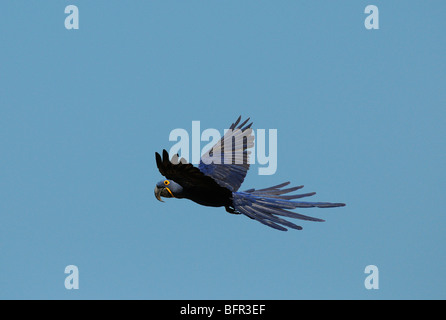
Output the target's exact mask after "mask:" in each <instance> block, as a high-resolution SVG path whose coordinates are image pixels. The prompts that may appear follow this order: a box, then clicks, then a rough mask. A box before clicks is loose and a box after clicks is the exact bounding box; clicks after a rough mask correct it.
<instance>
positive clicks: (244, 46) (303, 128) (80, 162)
mask: <svg viewBox="0 0 446 320" xmlns="http://www.w3.org/2000/svg"><path fill="white" fill-rule="evenodd" d="M70 4H74V5H77V6H78V8H79V29H78V30H67V29H65V27H64V20H65V17H66V16H67V14H65V13H64V9H65V7H66V6H67V5H70ZM369 4H374V5H376V6H378V8H379V27H380V29H379V30H367V29H366V28H365V27H364V20H365V18H366V17H367V14H364V9H365V7H366V6H367V5H369ZM445 17H446V2H445V1H429V2H428V3H426V1H379V0H373V1H357V0H355V1H347V0H343V1H309V0H308V1H204V0H203V1H77V0H73V1H59V0H58V1H11V0H8V1H2V2H1V4H0V44H1V45H0V46H1V47H0V152H1V157H0V298H2V299H445V298H446V276H445V270H446V260H445V258H446V257H445V252H446V241H445V232H444V230H445V226H446V216H445V214H446V210H445V207H444V204H443V202H444V199H445V190H446V157H445V155H446V143H445V137H446V111H445V110H446V90H445V87H446V54H445V53H446V43H445V40H446V39H445V31H446V20H445ZM239 115H243V116H244V117H251V119H252V120H253V121H254V125H253V127H254V129H258V128H263V129H270V128H274V129H277V131H278V168H277V172H276V173H275V174H274V175H271V176H260V175H258V173H257V169H258V166H257V165H254V166H252V169H251V170H250V171H249V172H248V175H247V177H246V179H245V182H244V184H243V186H242V188H241V189H242V190H244V189H248V188H252V187H255V188H262V187H268V186H271V185H274V184H278V183H281V182H283V181H287V180H290V181H291V182H292V183H293V184H294V185H300V184H303V185H305V188H304V189H303V190H304V191H305V192H311V191H316V192H317V195H315V196H314V197H313V198H312V200H315V201H332V202H345V203H347V206H346V207H344V208H335V209H317V208H315V209H302V210H300V211H298V212H300V213H303V214H309V215H312V216H316V217H319V218H322V219H325V220H326V222H323V223H316V222H302V223H301V225H302V226H303V228H304V229H303V230H302V231H296V230H290V231H288V232H280V231H277V230H274V229H270V228H268V227H266V226H264V225H262V224H260V223H258V222H256V221H253V220H250V219H248V218H247V217H245V216H237V215H230V214H228V213H226V212H225V210H224V209H223V208H208V207H202V206H199V205H197V204H195V203H193V202H190V201H187V200H175V199H167V201H166V203H161V202H158V201H157V200H156V199H155V197H154V195H153V189H154V187H155V183H156V182H158V181H159V180H161V179H162V176H161V175H160V174H159V172H158V170H157V168H156V165H155V157H154V153H155V152H157V151H158V152H160V151H161V150H162V149H163V148H166V149H169V148H170V147H171V146H172V145H173V144H174V143H173V142H170V141H169V139H168V138H169V133H170V132H171V130H173V129H175V128H184V129H186V130H188V131H190V130H191V124H192V121H193V120H199V121H201V128H202V130H203V129H205V128H216V129H219V130H223V129H225V128H228V127H229V125H230V124H231V123H232V122H233V121H234V120H235V119H236V118H237V117H238V116H239ZM204 145H205V143H203V144H202V146H204ZM67 265H76V266H77V267H78V268H79V289H78V290H67V289H65V286H64V280H65V277H66V276H67V274H65V273H64V270H65V267H66V266H67ZM367 265H376V266H377V267H378V269H379V289H378V290H367V289H366V288H365V286H364V280H365V278H366V276H367V275H366V274H365V273H364V269H365V267H366V266H367Z"/></svg>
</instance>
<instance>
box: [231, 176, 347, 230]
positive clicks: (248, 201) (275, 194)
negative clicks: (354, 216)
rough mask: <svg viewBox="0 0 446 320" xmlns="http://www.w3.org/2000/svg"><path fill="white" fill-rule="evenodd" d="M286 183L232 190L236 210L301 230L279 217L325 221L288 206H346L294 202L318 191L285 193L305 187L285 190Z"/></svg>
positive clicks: (279, 226) (269, 223)
mask: <svg viewBox="0 0 446 320" xmlns="http://www.w3.org/2000/svg"><path fill="white" fill-rule="evenodd" d="M287 185H289V182H285V183H282V184H278V185H276V186H273V187H269V188H265V189H260V190H255V189H249V190H246V191H244V192H233V193H232V196H233V204H234V209H235V210H236V211H237V212H239V213H242V214H244V215H246V216H248V217H250V218H252V219H255V220H257V221H259V222H261V223H263V224H265V225H267V226H269V227H271V228H274V229H278V230H282V231H287V229H286V228H285V227H289V228H293V229H297V230H301V229H302V227H301V226H298V225H295V224H294V223H292V222H290V221H287V220H285V219H282V218H279V217H277V216H284V217H288V218H294V219H300V220H307V221H319V222H322V221H324V220H322V219H319V218H314V217H310V216H306V215H303V214H300V213H295V212H291V211H289V210H285V209H295V208H313V207H318V208H333V207H341V206H345V204H344V203H331V202H304V201H293V199H299V198H303V197H309V196H312V195H314V194H315V192H310V193H304V194H297V195H284V194H286V193H290V192H292V191H296V190H298V189H301V188H303V186H297V187H292V188H286V189H282V188H283V187H285V186H287ZM283 226H285V227H283Z"/></svg>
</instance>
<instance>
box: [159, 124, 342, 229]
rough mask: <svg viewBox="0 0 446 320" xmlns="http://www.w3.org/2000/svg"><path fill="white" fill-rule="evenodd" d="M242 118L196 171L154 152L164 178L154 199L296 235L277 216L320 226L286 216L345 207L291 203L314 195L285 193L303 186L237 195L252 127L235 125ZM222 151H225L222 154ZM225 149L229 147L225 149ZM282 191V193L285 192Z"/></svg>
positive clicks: (246, 163)
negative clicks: (184, 202)
mask: <svg viewBox="0 0 446 320" xmlns="http://www.w3.org/2000/svg"><path fill="white" fill-rule="evenodd" d="M240 121H241V116H240V117H239V118H238V119H237V121H236V122H234V123H233V124H232V125H231V126H230V128H229V130H228V131H227V132H226V134H225V135H224V136H223V137H222V138H221V140H220V141H219V142H217V143H216V144H215V145H214V146H213V147H212V148H211V149H210V150H209V151H207V152H206V153H204V154H203V156H202V157H201V159H200V163H199V165H198V167H195V166H194V165H192V164H190V163H187V161H186V160H185V159H184V158H181V159H180V158H179V155H178V154H176V155H174V156H173V157H172V159H169V154H168V152H167V151H166V150H163V152H162V156H161V155H160V154H159V153H157V152H156V153H155V159H156V165H157V167H158V170H159V172H160V173H161V174H162V175H163V176H164V177H165V178H166V179H164V180H161V181H159V182H158V183H157V184H156V186H155V197H156V199H158V200H159V201H162V202H164V201H163V200H162V199H161V197H164V198H178V199H183V198H184V199H189V200H192V201H194V202H196V203H198V204H200V205H203V206H210V207H225V209H226V211H227V212H229V213H231V214H242V215H245V216H247V217H249V218H251V219H254V220H256V221H258V222H260V223H263V224H265V225H267V226H269V227H271V228H274V229H278V230H281V231H287V228H286V227H288V228H293V229H297V230H301V229H302V227H301V226H298V225H296V224H294V223H292V222H290V221H288V220H285V219H283V218H281V217H287V218H295V219H301V220H308V221H324V220H322V219H318V218H313V217H309V216H306V215H303V214H299V213H296V212H292V211H290V209H291V210H292V209H295V208H312V207H318V208H333V207H342V206H345V204H344V203H331V202H304V201H296V200H295V199H300V198H304V197H309V196H312V195H314V194H316V193H315V192H310V193H303V194H294V195H291V194H290V193H291V192H293V191H296V190H299V189H301V188H303V186H296V187H287V186H288V185H289V184H290V182H284V183H281V184H278V185H275V186H272V187H269V188H265V189H259V190H257V189H249V190H245V191H238V189H239V188H240V186H241V184H242V182H243V180H244V179H245V176H246V173H247V172H248V170H249V155H250V150H248V149H250V148H252V147H253V146H254V135H253V133H252V128H251V126H252V122H251V123H250V124H247V123H248V121H249V118H248V119H247V120H245V121H244V122H242V123H240ZM225 146H226V150H225ZM227 146H230V147H229V148H228V147H227ZM285 187H286V188H285Z"/></svg>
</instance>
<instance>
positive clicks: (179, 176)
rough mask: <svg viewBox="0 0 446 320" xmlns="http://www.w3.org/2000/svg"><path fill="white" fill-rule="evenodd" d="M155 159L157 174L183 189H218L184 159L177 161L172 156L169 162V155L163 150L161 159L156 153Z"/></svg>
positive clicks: (209, 179)
mask: <svg viewBox="0 0 446 320" xmlns="http://www.w3.org/2000/svg"><path fill="white" fill-rule="evenodd" d="M155 158H156V165H157V167H158V170H159V172H160V173H161V174H162V175H163V176H165V177H166V178H167V179H170V180H173V181H175V182H176V183H178V184H180V185H181V186H182V187H183V188H188V187H205V188H214V187H216V188H220V186H219V185H218V184H217V183H216V182H215V181H214V180H213V179H212V178H211V177H208V176H206V175H205V174H204V173H203V172H201V171H200V170H199V169H198V168H197V167H194V166H193V165H192V164H190V163H187V162H186V161H185V159H184V158H181V160H179V157H178V155H174V156H173V157H172V160H169V153H168V152H167V151H166V150H163V157H162V158H161V156H160V154H159V153H158V152H156V153H155Z"/></svg>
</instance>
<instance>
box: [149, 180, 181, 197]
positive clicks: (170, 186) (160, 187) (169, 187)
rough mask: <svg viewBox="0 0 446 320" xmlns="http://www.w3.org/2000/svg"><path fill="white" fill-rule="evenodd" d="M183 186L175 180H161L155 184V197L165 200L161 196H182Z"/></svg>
mask: <svg viewBox="0 0 446 320" xmlns="http://www.w3.org/2000/svg"><path fill="white" fill-rule="evenodd" d="M182 191H183V187H182V186H180V185H179V184H178V183H176V182H175V181H173V180H161V181H160V182H158V183H157V184H156V186H155V197H156V198H157V199H158V200H159V201H161V202H164V201H163V200H162V199H161V197H164V198H180V197H181V192H182Z"/></svg>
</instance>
